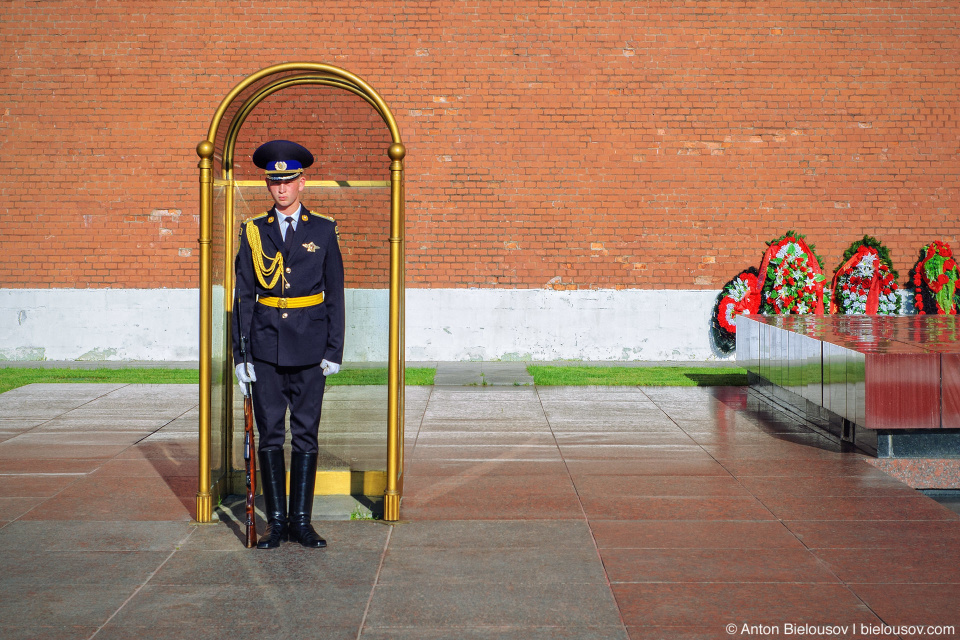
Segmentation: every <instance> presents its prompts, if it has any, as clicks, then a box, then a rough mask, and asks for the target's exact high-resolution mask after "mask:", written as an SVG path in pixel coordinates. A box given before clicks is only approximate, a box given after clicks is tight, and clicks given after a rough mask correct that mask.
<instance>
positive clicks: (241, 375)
mask: <svg viewBox="0 0 960 640" xmlns="http://www.w3.org/2000/svg"><path fill="white" fill-rule="evenodd" d="M244 366H246V370H244ZM256 381H257V373H256V372H255V371H254V370H253V365H252V364H249V363H248V364H247V365H244V364H243V363H242V362H241V363H240V364H238V365H237V383H238V384H239V385H240V391H241V392H242V393H243V395H245V396H246V395H249V394H250V392H249V391H248V390H247V385H248V384H249V383H251V382H256Z"/></svg>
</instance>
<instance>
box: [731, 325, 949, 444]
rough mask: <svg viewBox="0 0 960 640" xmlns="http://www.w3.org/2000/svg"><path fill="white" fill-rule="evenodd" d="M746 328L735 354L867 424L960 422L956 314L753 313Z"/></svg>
mask: <svg viewBox="0 0 960 640" xmlns="http://www.w3.org/2000/svg"><path fill="white" fill-rule="evenodd" d="M741 327H742V328H743V329H744V332H743V338H744V339H743V340H741V341H740V342H741V343H742V344H743V354H742V356H741V350H740V348H739V346H740V344H738V355H737V359H738V360H742V361H744V363H745V365H746V367H747V368H748V370H751V371H752V372H755V373H756V374H757V375H758V376H759V378H760V379H762V380H763V381H765V382H767V383H769V384H770V385H772V386H773V387H775V388H779V389H783V390H785V391H788V392H791V393H793V394H795V395H798V396H800V397H803V398H806V399H807V400H810V401H811V402H813V403H814V404H815V405H819V406H822V407H824V408H825V409H827V410H829V411H831V412H833V413H834V414H836V415H839V416H840V417H842V418H845V419H847V420H850V421H851V422H853V423H855V424H858V425H860V426H861V427H865V428H867V429H874V430H887V429H940V428H946V429H953V428H958V427H960V320H958V319H957V317H956V316H930V315H921V316H830V315H820V316H815V315H807V316H751V317H750V318H748V319H743V320H741V319H738V336H739V335H740V328H741ZM738 340H739V338H738ZM817 345H819V348H817ZM818 369H819V376H818V374H817V371H818Z"/></svg>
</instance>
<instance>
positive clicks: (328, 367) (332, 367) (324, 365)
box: [320, 360, 340, 376]
mask: <svg viewBox="0 0 960 640" xmlns="http://www.w3.org/2000/svg"><path fill="white" fill-rule="evenodd" d="M320 368H321V369H323V375H324V376H332V375H333V374H335V373H339V372H340V365H338V364H337V363H336V362H330V361H329V360H321V361H320Z"/></svg>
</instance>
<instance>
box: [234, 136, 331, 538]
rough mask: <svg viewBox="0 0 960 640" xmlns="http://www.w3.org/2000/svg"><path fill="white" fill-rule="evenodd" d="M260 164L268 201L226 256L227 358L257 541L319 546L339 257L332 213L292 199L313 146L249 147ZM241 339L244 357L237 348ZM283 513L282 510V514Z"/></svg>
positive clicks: (280, 142) (281, 143)
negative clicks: (256, 503)
mask: <svg viewBox="0 0 960 640" xmlns="http://www.w3.org/2000/svg"><path fill="white" fill-rule="evenodd" d="M253 162H254V164H255V165H257V166H258V167H260V168H261V169H264V170H265V171H266V183H267V190H268V191H269V192H270V195H271V196H272V197H273V201H274V203H275V204H274V206H273V208H272V209H271V210H270V211H268V212H267V213H265V214H263V215H261V216H258V217H256V218H253V219H251V220H248V221H247V222H246V223H244V224H243V225H242V227H241V231H240V243H239V244H240V248H239V251H238V252H237V258H236V290H235V294H234V295H235V301H236V302H242V304H236V302H235V305H234V309H239V313H236V312H235V313H234V314H233V358H234V362H236V363H239V364H237V368H236V374H237V380H238V381H239V383H240V387H241V389H242V390H243V391H244V394H246V390H247V385H248V384H249V383H251V382H256V384H255V385H253V408H254V413H255V415H256V421H257V431H258V433H259V436H260V443H259V447H258V455H259V460H260V475H261V485H262V487H263V495H264V501H265V503H266V513H267V529H266V532H265V533H264V535H263V537H261V538H260V541H259V542H258V543H257V547H258V548H260V549H273V548H276V547H278V546H280V542H282V541H284V540H287V539H289V540H290V541H291V542H299V543H300V544H301V545H303V546H305V547H313V548H319V547H325V546H326V544H327V543H326V541H325V540H324V539H323V538H321V537H320V536H319V535H317V532H316V531H315V530H314V528H313V526H312V525H311V524H310V520H311V516H312V512H313V491H314V484H315V481H316V473H317V451H318V444H317V433H318V430H319V427H320V409H321V405H322V403H323V389H324V382H325V380H326V376H328V375H331V374H335V373H337V372H338V371H339V370H340V363H341V362H342V361H343V333H344V300H343V259H342V257H341V255H340V246H339V241H338V237H337V225H336V222H335V221H334V220H333V219H332V218H329V217H327V216H323V215H319V214H316V213H311V212H310V211H309V210H307V208H306V207H304V206H303V205H302V204H301V202H300V196H301V194H302V193H303V190H304V187H305V186H306V179H305V178H304V177H303V171H304V169H306V168H307V167H309V166H310V165H311V164H313V155H311V153H310V152H309V151H308V150H307V149H305V148H304V147H302V146H300V145H299V144H296V143H294V142H289V141H287V140H273V141H271V142H267V143H266V144H263V145H262V146H260V147H259V148H258V149H257V150H256V151H255V152H254V154H253ZM241 336H243V337H244V338H245V339H246V340H247V344H248V345H249V348H248V349H247V353H248V355H249V356H250V357H249V358H248V362H249V364H248V365H246V366H245V365H244V364H243V359H242V357H241V355H240V339H241ZM288 409H289V411H290V433H291V441H292V442H291V444H292V453H291V455H290V508H289V512H288V510H287V497H286V484H285V483H286V469H285V468H284V454H283V445H284V436H285V434H284V418H285V417H286V414H287V410H288ZM288 513H289V515H288Z"/></svg>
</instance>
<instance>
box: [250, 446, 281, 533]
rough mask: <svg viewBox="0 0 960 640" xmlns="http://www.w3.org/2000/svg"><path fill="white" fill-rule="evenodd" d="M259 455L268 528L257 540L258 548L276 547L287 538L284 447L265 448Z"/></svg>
mask: <svg viewBox="0 0 960 640" xmlns="http://www.w3.org/2000/svg"><path fill="white" fill-rule="evenodd" d="M259 457H260V480H261V484H262V485H263V498H264V502H265V503H266V511H267V530H266V531H265V532H264V534H263V536H262V537H261V538H260V540H259V541H258V542H257V549H276V548H277V547H279V546H280V542H281V541H282V540H286V538H287V491H286V489H287V487H286V485H287V470H286V468H285V467H284V463H283V449H282V448H280V447H271V448H269V449H263V450H261V451H260V456H259Z"/></svg>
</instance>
